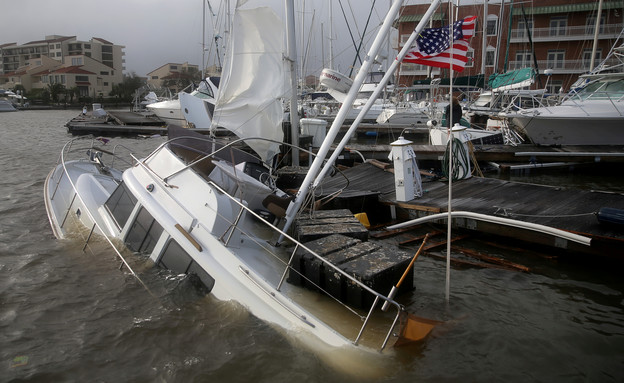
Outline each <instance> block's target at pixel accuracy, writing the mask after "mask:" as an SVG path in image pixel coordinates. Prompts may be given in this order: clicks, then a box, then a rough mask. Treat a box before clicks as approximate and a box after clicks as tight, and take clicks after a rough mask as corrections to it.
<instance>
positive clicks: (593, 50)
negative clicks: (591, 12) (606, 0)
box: [589, 0, 602, 72]
mask: <svg viewBox="0 0 624 383" xmlns="http://www.w3.org/2000/svg"><path fill="white" fill-rule="evenodd" d="M601 14H602V0H600V2H599V3H598V14H597V15H596V30H595V31H594V46H593V48H592V53H591V61H590V62H589V71H590V72H591V71H593V70H594V60H595V59H596V47H597V46H598V31H600V15H601Z"/></svg>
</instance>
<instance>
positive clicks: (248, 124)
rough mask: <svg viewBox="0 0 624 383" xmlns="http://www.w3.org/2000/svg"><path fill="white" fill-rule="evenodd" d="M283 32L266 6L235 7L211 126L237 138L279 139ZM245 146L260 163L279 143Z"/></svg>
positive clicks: (283, 85)
mask: <svg viewBox="0 0 624 383" xmlns="http://www.w3.org/2000/svg"><path fill="white" fill-rule="evenodd" d="M284 33H285V32H284V26H283V23H282V20H281V19H280V18H279V17H278V16H277V15H276V14H275V12H274V11H273V10H272V9H271V8H268V7H260V8H254V9H240V8H237V9H236V12H235V13H234V17H233V25H232V34H231V37H230V41H229V45H228V47H229V48H228V52H227V54H226V59H225V61H226V62H225V67H224V68H223V74H222V77H221V83H220V85H219V92H218V95H217V103H216V106H215V111H214V118H213V123H212V124H213V127H216V126H221V127H224V128H226V129H228V130H230V131H231V132H233V133H234V134H236V135H237V136H238V137H240V138H242V139H246V138H251V137H262V138H267V139H271V140H275V141H280V142H281V141H282V140H283V138H284V132H283V131H282V120H283V118H284V109H283V106H282V100H281V99H282V97H283V96H284V94H285V89H286V81H285V79H286V73H285V68H284V63H283V58H284V52H285V43H284V41H285V37H284ZM246 144H247V145H249V146H250V147H251V148H252V149H253V150H254V151H255V152H256V153H258V155H259V156H260V157H261V158H262V160H263V161H265V162H268V161H270V160H271V159H272V158H273V156H275V155H276V154H277V153H278V152H279V144H278V143H271V142H267V141H261V140H247V141H246Z"/></svg>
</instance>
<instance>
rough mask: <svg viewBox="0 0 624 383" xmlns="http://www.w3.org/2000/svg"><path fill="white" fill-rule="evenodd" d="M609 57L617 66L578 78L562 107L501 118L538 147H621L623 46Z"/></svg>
mask: <svg viewBox="0 0 624 383" xmlns="http://www.w3.org/2000/svg"><path fill="white" fill-rule="evenodd" d="M611 55H613V56H614V57H616V58H618V60H619V64H617V65H613V66H608V67H607V66H606V65H604V64H603V65H601V66H599V67H598V68H597V70H596V71H594V72H593V73H590V74H588V75H583V76H580V80H581V81H583V82H584V84H583V86H582V87H581V88H580V89H577V88H573V89H572V90H571V91H570V93H569V94H568V95H567V96H566V97H565V98H564V99H563V101H562V102H561V103H559V104H557V105H554V106H543V107H538V108H531V109H521V110H518V111H517V112H515V113H505V114H504V116H505V117H507V118H508V119H509V120H510V121H511V124H512V125H514V126H515V127H516V128H517V129H518V130H519V131H521V132H522V133H524V134H525V135H526V136H527V137H528V138H529V139H530V140H531V142H533V143H534V144H537V145H624V71H623V69H624V46H620V47H619V48H616V49H614V50H613V51H612V52H611ZM611 55H610V56H611ZM609 58H610V57H607V59H609ZM607 59H605V61H603V62H607Z"/></svg>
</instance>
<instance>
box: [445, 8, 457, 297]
mask: <svg viewBox="0 0 624 383" xmlns="http://www.w3.org/2000/svg"><path fill="white" fill-rule="evenodd" d="M449 15H450V16H451V21H450V23H449V35H450V36H449V37H450V45H451V50H450V56H451V57H450V60H451V62H450V65H449V113H448V116H446V118H447V123H446V124H447V126H448V127H447V129H448V130H447V137H448V140H449V141H448V147H449V157H448V158H449V164H448V166H449V168H448V217H447V219H446V225H447V228H446V288H445V292H446V294H445V297H446V303H447V304H448V303H449V302H450V298H451V226H452V218H453V216H452V214H451V211H452V198H453V188H452V185H453V130H452V125H453V43H454V40H455V34H454V23H455V21H453V19H456V17H453V2H452V1H449Z"/></svg>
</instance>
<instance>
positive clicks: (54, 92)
mask: <svg viewBox="0 0 624 383" xmlns="http://www.w3.org/2000/svg"><path fill="white" fill-rule="evenodd" d="M48 89H49V90H50V96H51V97H52V102H54V103H55V104H56V103H58V101H59V96H60V95H61V94H63V93H65V91H66V90H65V85H63V84H59V83H56V84H48Z"/></svg>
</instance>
